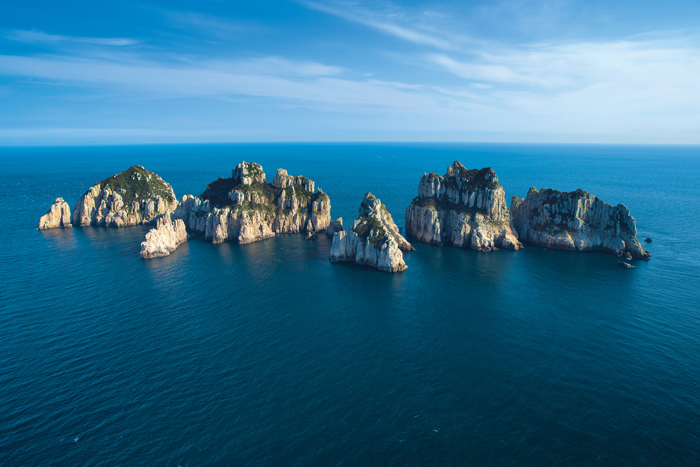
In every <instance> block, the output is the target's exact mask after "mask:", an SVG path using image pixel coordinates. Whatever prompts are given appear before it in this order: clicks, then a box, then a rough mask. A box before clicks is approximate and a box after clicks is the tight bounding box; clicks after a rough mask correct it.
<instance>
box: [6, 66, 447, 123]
mask: <svg viewBox="0 0 700 467" xmlns="http://www.w3.org/2000/svg"><path fill="white" fill-rule="evenodd" d="M341 72H342V69H341V68H338V67H333V66H328V65H323V64H319V63H313V62H294V61H289V60H284V59H280V58H276V57H268V58H263V59H256V60H248V61H210V62H206V63H187V62H181V63H160V62H152V61H146V60H141V61H135V60H134V61H124V60H123V59H122V57H121V56H115V59H114V60H103V59H94V58H80V57H70V56H61V55H54V56H48V57H18V56H8V55H5V56H0V75H6V76H16V77H31V78H34V79H39V80H45V81H46V82H51V83H57V84H64V85H74V86H82V87H84V86H91V87H96V88H115V89H118V90H121V91H122V92H127V93H129V94H130V95H132V96H137V95H139V94H144V95H147V96H148V98H149V99H152V98H153V97H154V96H161V97H162V98H178V97H196V96H200V97H212V98H224V97H231V96H236V95H246V96H255V97H267V98H276V99H284V100H295V101H300V102H306V103H307V104H323V105H326V106H329V105H330V106H339V107H341V108H342V109H343V110H345V111H347V110H350V111H352V110H353V109H355V110H357V109H358V108H367V107H372V108H375V109H377V108H391V109H399V108H401V109H404V110H407V109H413V110H414V111H416V112H426V111H427V112H429V109H431V108H432V109H434V108H436V103H435V102H434V101H433V99H432V98H431V97H430V96H428V95H425V94H423V93H421V92H417V89H416V87H415V86H411V85H407V84H403V83H394V82H384V81H379V80H350V79H342V78H338V77H334V76H333V75H337V74H339V73H341Z"/></svg>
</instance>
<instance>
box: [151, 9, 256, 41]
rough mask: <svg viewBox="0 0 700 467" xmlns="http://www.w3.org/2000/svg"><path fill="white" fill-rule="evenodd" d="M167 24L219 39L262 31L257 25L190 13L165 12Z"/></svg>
mask: <svg viewBox="0 0 700 467" xmlns="http://www.w3.org/2000/svg"><path fill="white" fill-rule="evenodd" d="M164 14H165V16H166V18H167V19H168V21H169V23H170V24H171V25H173V26H175V27H177V28H181V29H198V30H201V31H203V32H205V33H206V34H208V35H210V36H213V37H216V38H219V39H229V40H230V39H236V38H240V37H241V35H242V34H244V33H250V32H251V31H254V30H255V31H257V30H260V29H262V28H261V27H260V26H259V25H252V24H251V23H249V22H243V21H238V20H234V19H228V18H220V17H217V16H212V15H205V14H202V13H196V12H192V11H165V12H164Z"/></svg>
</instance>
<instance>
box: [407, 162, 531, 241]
mask: <svg viewBox="0 0 700 467" xmlns="http://www.w3.org/2000/svg"><path fill="white" fill-rule="evenodd" d="M406 235H408V236H410V237H413V238H415V239H417V240H418V241H421V242H424V243H432V244H436V245H453V246H457V247H462V248H471V249H472V250H477V251H491V250H493V249H496V248H507V249H510V250H518V249H520V248H522V244H521V243H520V242H519V241H518V235H517V233H516V232H515V230H514V229H513V226H512V223H511V218H510V211H509V210H508V206H507V205H506V198H505V192H504V190H503V187H502V186H501V184H500V183H498V176H497V175H496V172H494V171H493V169H491V168H490V167H486V168H483V169H481V170H477V169H467V168H465V167H464V165H462V163H460V162H459V161H455V162H454V163H453V164H452V165H451V166H449V167H448V168H447V173H446V174H445V176H440V175H437V174H436V173H433V172H431V173H429V174H424V175H423V176H422V177H421V179H420V184H419V185H418V196H417V197H416V198H414V199H413V201H412V202H411V204H410V205H409V206H408V208H407V209H406Z"/></svg>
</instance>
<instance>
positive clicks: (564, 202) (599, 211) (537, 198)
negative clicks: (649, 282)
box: [510, 187, 651, 259]
mask: <svg viewBox="0 0 700 467" xmlns="http://www.w3.org/2000/svg"><path fill="white" fill-rule="evenodd" d="M510 209H511V213H512V215H513V225H514V226H515V228H516V229H517V231H518V233H519V235H520V238H521V239H522V240H523V241H527V242H530V243H533V244H535V245H539V246H545V247H548V248H558V249H563V250H572V251H583V250H605V251H609V252H611V253H614V254H616V255H618V256H622V255H623V254H624V253H625V252H629V253H630V254H631V255H632V256H633V257H634V258H641V259H649V257H650V256H651V255H650V254H649V253H648V252H646V251H644V249H643V248H642V246H641V244H640V243H639V241H638V240H637V223H636V222H635V220H634V218H633V217H632V216H631V215H630V211H629V209H627V208H626V207H625V205H623V204H618V205H617V206H612V205H610V204H608V203H605V202H603V201H602V200H600V199H598V198H597V197H595V196H593V195H592V194H590V193H588V192H586V191H583V190H576V191H572V192H569V193H565V192H561V191H557V190H550V189H546V190H538V189H537V188H535V187H531V188H530V190H529V191H528V193H527V197H526V198H524V199H523V198H518V197H517V196H513V200H512V201H511V205H510Z"/></svg>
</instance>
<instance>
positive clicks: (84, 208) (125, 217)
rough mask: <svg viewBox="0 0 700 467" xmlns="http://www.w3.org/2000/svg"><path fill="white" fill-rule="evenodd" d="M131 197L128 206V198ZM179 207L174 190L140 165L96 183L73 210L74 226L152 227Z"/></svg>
mask: <svg viewBox="0 0 700 467" xmlns="http://www.w3.org/2000/svg"><path fill="white" fill-rule="evenodd" d="M125 196H127V197H129V198H128V200H127V201H126V202H125V201H124V197H125ZM176 207H177V198H176V197H175V193H174V192H173V189H172V187H171V186H170V185H169V184H167V183H166V182H165V181H164V180H163V179H162V178H160V177H159V176H158V175H156V174H155V173H153V172H150V171H148V170H146V169H144V168H143V167H142V166H140V165H137V166H134V167H130V168H129V169H127V170H125V171H124V172H121V173H119V174H116V175H114V176H113V177H110V178H108V179H105V180H102V181H101V182H99V183H96V184H95V185H93V186H92V187H90V189H89V190H88V191H87V192H86V193H85V194H84V195H83V196H81V197H80V199H79V200H78V202H77V203H76V205H75V208H74V209H73V225H76V226H88V225H98V226H106V227H126V226H131V225H139V224H148V223H151V222H154V221H155V219H156V218H157V217H158V216H160V215H161V214H163V213H166V212H169V211H172V210H173V209H175V208H176Z"/></svg>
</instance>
